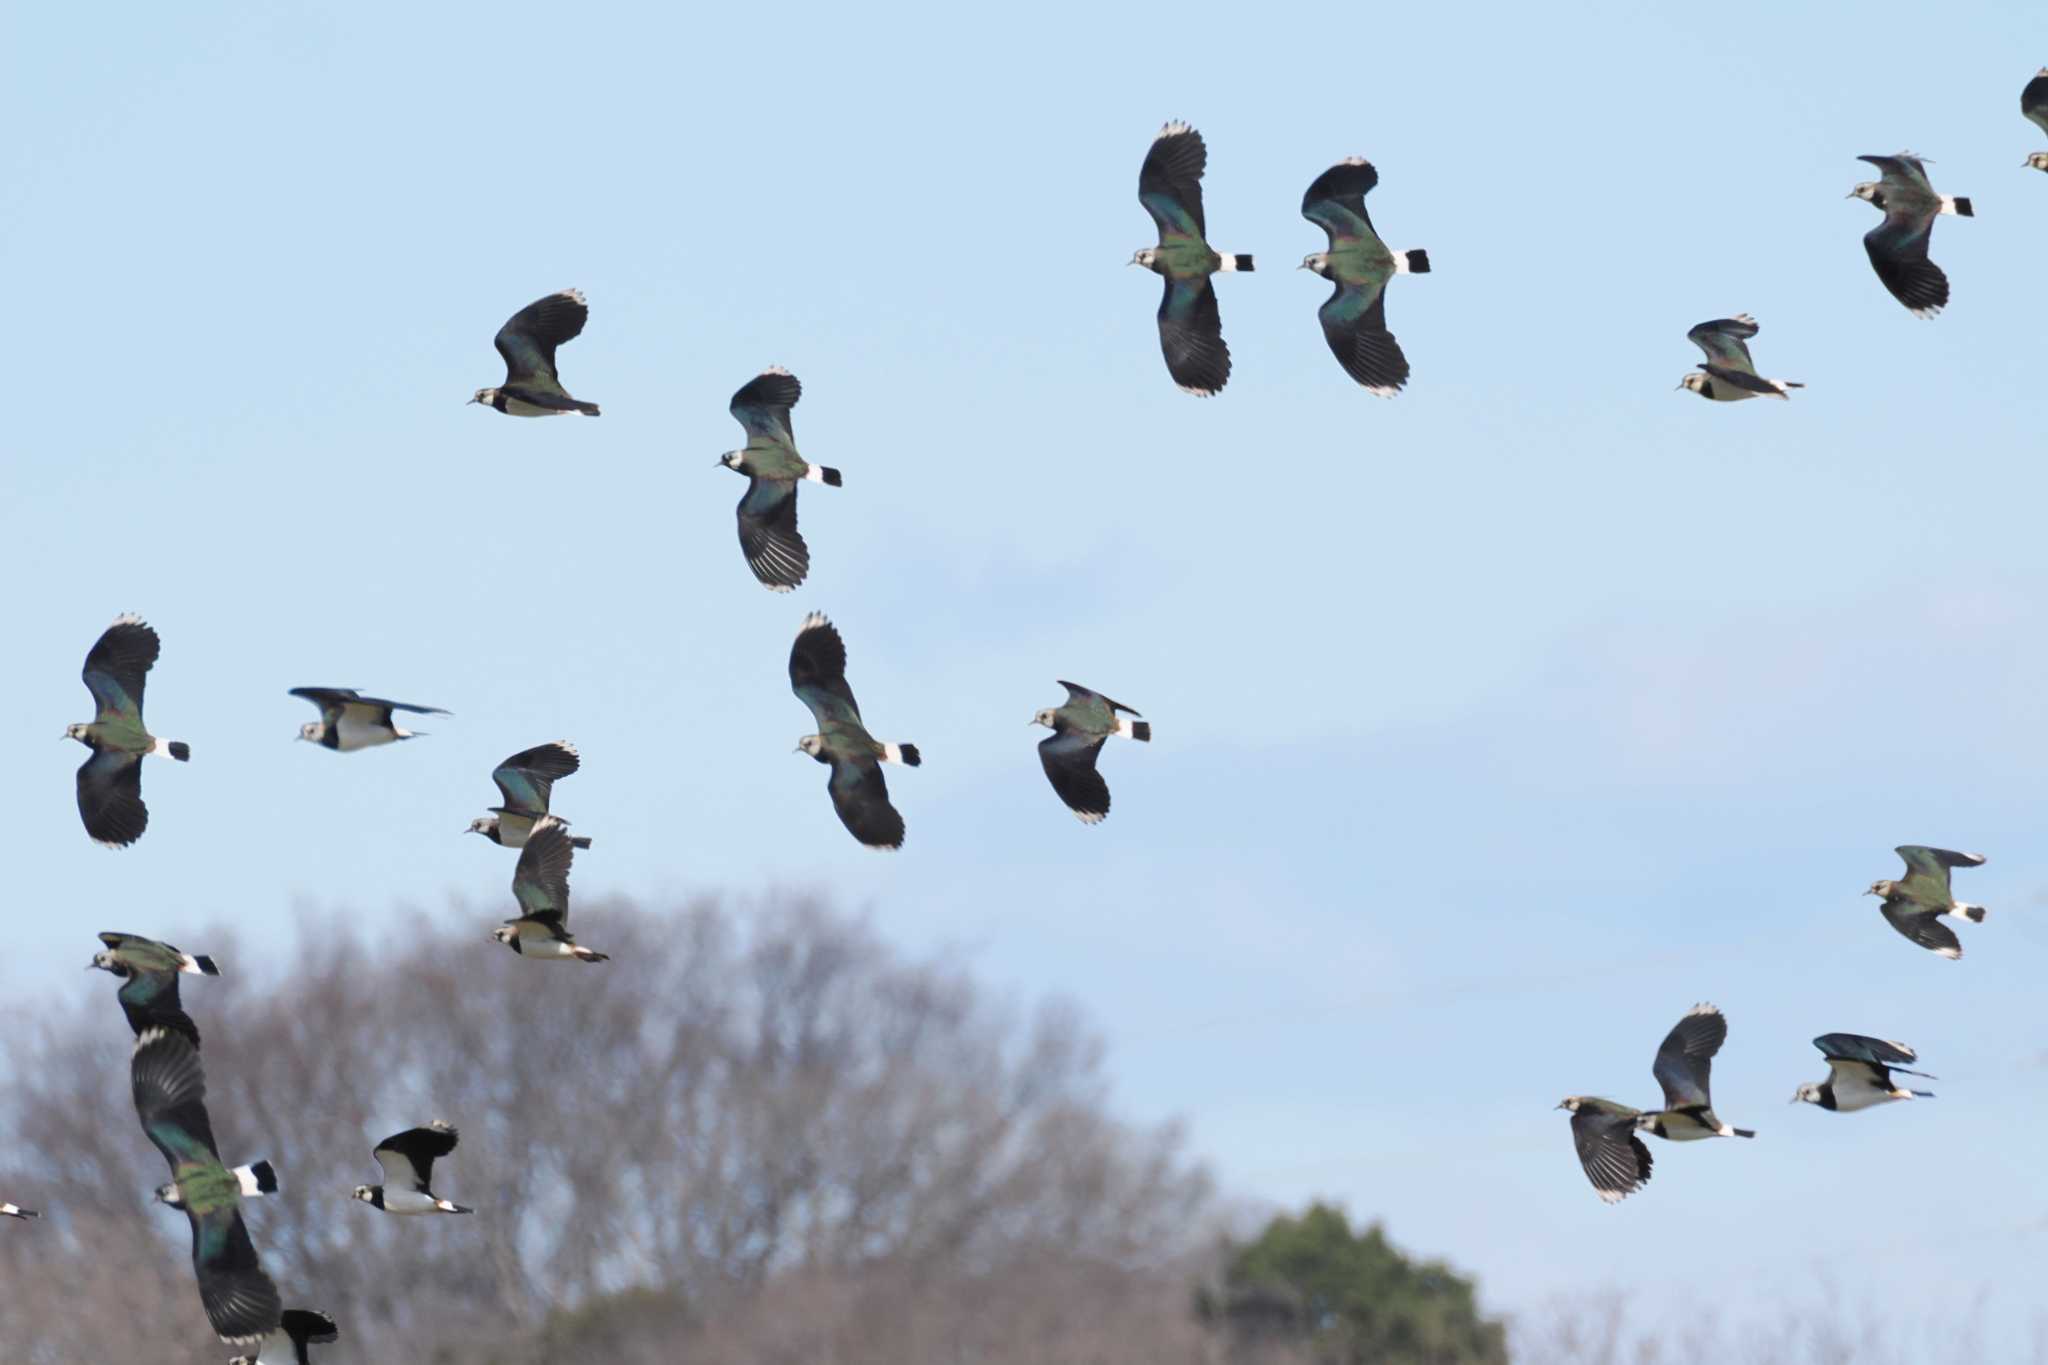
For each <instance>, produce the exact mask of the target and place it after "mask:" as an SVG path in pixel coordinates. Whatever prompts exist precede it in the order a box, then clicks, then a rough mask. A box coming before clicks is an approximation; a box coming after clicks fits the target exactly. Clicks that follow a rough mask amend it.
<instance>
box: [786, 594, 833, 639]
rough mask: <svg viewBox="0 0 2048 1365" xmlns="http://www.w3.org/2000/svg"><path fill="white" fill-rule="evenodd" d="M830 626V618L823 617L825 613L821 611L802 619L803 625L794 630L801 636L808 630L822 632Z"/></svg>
mask: <svg viewBox="0 0 2048 1365" xmlns="http://www.w3.org/2000/svg"><path fill="white" fill-rule="evenodd" d="M782 591H784V592H788V591H789V589H787V588H784V589H782ZM831 624H832V618H831V617H829V616H827V615H825V613H824V612H822V611H814V612H812V613H810V615H808V616H806V617H804V623H803V624H802V625H800V626H798V627H797V628H796V633H797V634H799V635H802V634H803V633H804V632H805V631H808V630H824V629H826V628H827V627H829V626H830V625H831Z"/></svg>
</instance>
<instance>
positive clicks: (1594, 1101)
mask: <svg viewBox="0 0 2048 1365" xmlns="http://www.w3.org/2000/svg"><path fill="white" fill-rule="evenodd" d="M1557 1107H1558V1108H1560V1109H1566V1110H1569V1111H1571V1116H1572V1145H1573V1147H1574V1148H1576V1149H1577V1151H1578V1154H1579V1165H1581V1166H1582V1167H1584V1168H1585V1171H1586V1179H1587V1180H1589V1181H1591V1182H1592V1184H1593V1192H1594V1193H1595V1194H1597V1195H1599V1196H1600V1202H1601V1203H1603V1204H1618V1203H1620V1202H1621V1201H1622V1200H1624V1199H1626V1198H1628V1197H1629V1196H1630V1195H1632V1194H1634V1193H1635V1192H1636V1191H1637V1190H1639V1189H1641V1188H1642V1187H1643V1186H1645V1185H1647V1184H1649V1183H1650V1168H1651V1167H1652V1166H1653V1165H1654V1164H1655V1162H1654V1161H1653V1160H1652V1159H1651V1157H1650V1149H1649V1148H1648V1147H1646V1146H1644V1145H1643V1140H1642V1139H1641V1138H1639V1137H1637V1136H1636V1120H1637V1119H1638V1118H1639V1117H1640V1116H1641V1115H1642V1110H1640V1109H1632V1108H1630V1107H1629V1106H1628V1105H1625V1104H1618V1103H1616V1102H1615V1101H1613V1100H1607V1099H1601V1098H1599V1097H1598V1096H1595V1095H1567V1096H1565V1098H1564V1099H1563V1100H1561V1101H1560V1102H1559V1103H1558V1106H1557Z"/></svg>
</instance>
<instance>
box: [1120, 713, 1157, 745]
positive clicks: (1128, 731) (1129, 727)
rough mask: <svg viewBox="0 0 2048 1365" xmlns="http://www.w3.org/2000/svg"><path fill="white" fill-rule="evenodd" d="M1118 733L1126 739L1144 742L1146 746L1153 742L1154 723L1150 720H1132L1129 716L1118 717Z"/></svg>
mask: <svg viewBox="0 0 2048 1365" xmlns="http://www.w3.org/2000/svg"><path fill="white" fill-rule="evenodd" d="M1116 732H1117V733H1118V734H1120V735H1122V736H1123V737H1124V738H1125V739H1136V740H1142V741H1143V742H1145V743H1146V744H1150V743H1151V742H1152V722H1151V721H1149V720H1132V719H1130V718H1129V717H1128V716H1118V717H1117V718H1116Z"/></svg>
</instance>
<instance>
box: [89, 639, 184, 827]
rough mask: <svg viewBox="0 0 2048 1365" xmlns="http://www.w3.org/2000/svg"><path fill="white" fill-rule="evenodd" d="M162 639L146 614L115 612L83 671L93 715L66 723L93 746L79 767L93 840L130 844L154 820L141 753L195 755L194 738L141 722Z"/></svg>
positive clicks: (175, 757)
mask: <svg viewBox="0 0 2048 1365" xmlns="http://www.w3.org/2000/svg"><path fill="white" fill-rule="evenodd" d="M161 647H162V645H161V642H160V641H159V640H158V639H157V634H156V632H155V631H154V630H152V629H150V628H149V626H148V625H146V624H144V622H143V620H142V618H141V617H140V616H135V615H123V616H117V617H115V618H114V624H113V625H111V626H108V627H107V628H106V630H104V631H103V632H101V634H100V638H99V639H98V640H96V641H94V642H93V647H92V649H91V651H90V652H88V653H87V654H86V656H85V671H84V673H83V675H82V676H83V677H84V679H85V686H86V690H87V691H89V692H91V693H92V700H93V706H94V710H95V715H94V716H93V718H92V719H91V720H90V721H87V722H84V723H83V724H79V725H71V726H66V727H65V730H64V738H66V739H75V740H77V741H78V742H79V743H80V744H83V745H84V746H85V747H86V748H88V749H90V750H92V757H90V758H88V759H86V760H85V762H84V764H83V765H81V766H80V768H79V769H78V818H79V819H80V820H82V821H84V822H85V832H86V834H87V835H88V836H89V837H90V838H91V839H92V841H93V842H94V843H96V844H100V845H102V846H103V847H106V848H126V847H128V845H130V844H132V843H134V842H135V841H136V840H137V839H140V838H141V837H142V832H143V831H144V830H146V829H148V828H149V807H147V806H145V805H143V804H142V760H143V757H144V756H145V755H147V754H163V755H168V756H170V757H171V758H174V759H176V760H178V762H180V763H183V762H186V761H187V760H189V759H190V758H191V757H192V746H191V745H189V744H186V743H184V742H182V741H180V740H175V739H158V738H157V737H156V736H154V735H152V734H150V733H149V731H148V730H147V729H145V728H143V724H142V687H143V684H144V683H145V682H146V681H148V677H149V670H150V669H151V668H153V667H154V666H155V665H156V657H157V653H158V651H159V649H161Z"/></svg>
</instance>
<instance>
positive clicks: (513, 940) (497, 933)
mask: <svg viewBox="0 0 2048 1365" xmlns="http://www.w3.org/2000/svg"><path fill="white" fill-rule="evenodd" d="M491 937H492V938H494V939H496V940H498V942H500V943H502V944H504V945H505V946H506V947H507V948H510V949H511V950H512V951H513V952H515V953H519V954H522V955H524V953H525V952H526V950H525V949H524V948H521V947H520V946H519V929H518V926H516V925H511V924H501V925H499V926H498V927H497V928H495V929H493V930H491Z"/></svg>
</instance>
